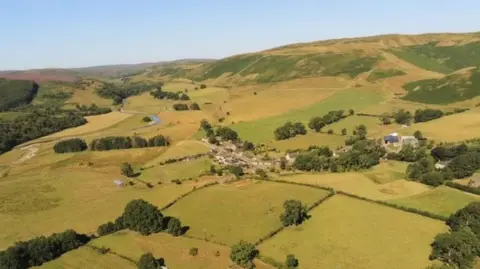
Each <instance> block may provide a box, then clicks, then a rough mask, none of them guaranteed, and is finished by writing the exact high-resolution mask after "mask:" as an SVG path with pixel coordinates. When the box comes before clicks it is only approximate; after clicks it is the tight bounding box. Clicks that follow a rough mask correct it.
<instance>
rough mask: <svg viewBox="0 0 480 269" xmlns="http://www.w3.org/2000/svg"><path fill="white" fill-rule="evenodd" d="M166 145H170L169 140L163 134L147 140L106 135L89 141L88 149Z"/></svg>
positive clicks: (136, 137)
mask: <svg viewBox="0 0 480 269" xmlns="http://www.w3.org/2000/svg"><path fill="white" fill-rule="evenodd" d="M168 145H170V141H169V139H168V138H167V137H165V136H163V135H157V136H154V137H152V138H150V139H148V140H147V139H145V138H143V137H139V136H133V137H128V136H108V137H103V138H97V139H94V140H92V142H91V143H90V149H91V150H94V151H106V150H115V149H130V148H146V147H166V146H168Z"/></svg>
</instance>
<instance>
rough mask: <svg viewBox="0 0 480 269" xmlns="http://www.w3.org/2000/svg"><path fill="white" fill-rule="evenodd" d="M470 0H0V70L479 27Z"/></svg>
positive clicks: (477, 6) (478, 4) (474, 0)
mask: <svg viewBox="0 0 480 269" xmlns="http://www.w3.org/2000/svg"><path fill="white" fill-rule="evenodd" d="M479 10H480V1H478V0H456V1H441V0H402V1H389V0H335V1H330V0H315V1H314V0H275V1H273V0H242V1H228V0H227V1H221V0H215V1H213V0H41V1H40V0H2V1H1V6H0V70H6V69H30V68H50V67H80V66H92V65H103V64H121V63H140V62H154V61H164V60H174V59H182V58H222V57H226V56H230V55H233V54H239V53H244V52H251V51H258V50H263V49H268V48H271V47H275V46H280V45H285V44H289V43H295V42H307V41H315V40H321V39H330V38H341V37H355V36H367V35H376V34H386V33H407V34H415V33H425V32H472V31H480V16H479V13H478V11H479Z"/></svg>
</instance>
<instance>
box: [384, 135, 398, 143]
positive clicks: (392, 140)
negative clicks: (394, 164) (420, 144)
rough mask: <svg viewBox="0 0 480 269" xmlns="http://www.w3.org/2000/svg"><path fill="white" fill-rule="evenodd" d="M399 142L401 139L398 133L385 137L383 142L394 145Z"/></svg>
mask: <svg viewBox="0 0 480 269" xmlns="http://www.w3.org/2000/svg"><path fill="white" fill-rule="evenodd" d="M399 141H400V139H399V137H398V134H397V133H391V134H389V135H386V136H384V137H383V142H385V144H394V143H398V142H399Z"/></svg>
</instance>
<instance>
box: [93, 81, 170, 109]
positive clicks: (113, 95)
mask: <svg viewBox="0 0 480 269" xmlns="http://www.w3.org/2000/svg"><path fill="white" fill-rule="evenodd" d="M162 86H163V84H162V83H160V84H156V85H155V84H149V83H143V82H142V83H124V84H114V83H104V84H103V86H102V87H101V88H99V89H97V94H98V95H99V96H101V97H103V98H108V99H113V103H114V104H116V105H117V104H121V103H122V101H123V99H125V98H127V97H129V96H134V95H139V94H141V93H144V92H147V91H149V90H151V89H152V88H153V87H160V88H161V87H162Z"/></svg>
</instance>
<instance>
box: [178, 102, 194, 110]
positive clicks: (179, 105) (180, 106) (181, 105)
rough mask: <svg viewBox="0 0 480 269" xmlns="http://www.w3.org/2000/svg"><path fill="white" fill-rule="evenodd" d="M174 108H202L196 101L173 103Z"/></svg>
mask: <svg viewBox="0 0 480 269" xmlns="http://www.w3.org/2000/svg"><path fill="white" fill-rule="evenodd" d="M172 108H173V109H174V110H176V111H184V110H200V106H199V105H198V104H197V103H195V102H193V103H191V104H190V105H187V104H183V103H177V104H173V105H172Z"/></svg>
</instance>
